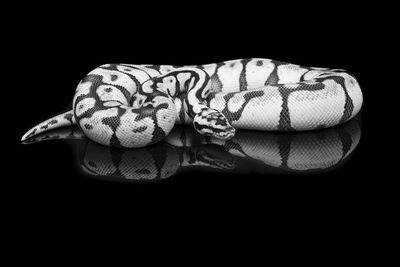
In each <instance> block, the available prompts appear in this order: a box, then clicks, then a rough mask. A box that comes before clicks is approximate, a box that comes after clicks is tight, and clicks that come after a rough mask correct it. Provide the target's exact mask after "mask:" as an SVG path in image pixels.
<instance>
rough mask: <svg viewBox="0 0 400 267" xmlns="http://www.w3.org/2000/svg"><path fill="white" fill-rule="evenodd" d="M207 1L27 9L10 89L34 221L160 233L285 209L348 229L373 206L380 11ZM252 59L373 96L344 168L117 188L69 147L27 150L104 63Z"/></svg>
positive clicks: (22, 189) (188, 177)
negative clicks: (168, 224)
mask: <svg viewBox="0 0 400 267" xmlns="http://www.w3.org/2000/svg"><path fill="white" fill-rule="evenodd" d="M198 5H199V3H192V4H188V6H184V7H183V9H181V10H178V9H175V7H171V6H168V5H167V4H165V5H161V6H157V5H155V4H154V5H153V6H151V7H148V8H149V9H148V10H143V8H144V7H141V6H135V7H129V8H128V7H125V6H115V5H113V4H111V3H109V6H103V8H102V10H100V11H97V9H92V8H89V9H83V8H82V9H81V7H65V6H57V7H52V8H51V9H50V11H44V10H41V12H30V11H29V8H28V7H27V12H26V16H25V17H24V18H22V19H23V21H24V23H23V26H18V27H19V28H18V30H17V31H14V32H13V33H12V34H13V35H15V36H14V37H15V40H18V42H15V47H13V48H16V51H18V52H15V57H16V58H17V59H18V60H16V62H15V63H17V64H16V65H17V67H16V68H17V70H18V73H22V76H21V77H20V78H19V80H18V83H17V84H15V86H13V87H12V90H13V93H15V94H16V95H17V96H18V98H19V99H20V101H19V103H18V107H21V109H20V110H19V112H20V113H19V114H17V116H18V123H17V124H16V125H15V131H16V133H15V144H16V159H15V162H13V164H15V166H14V167H13V170H14V171H13V172H11V174H9V175H10V176H11V177H13V178H12V179H13V181H14V182H16V183H17V190H16V193H15V194H14V196H13V198H14V199H18V200H19V201H21V205H20V206H19V212H22V213H24V214H25V215H24V216H25V218H32V217H39V218H41V217H42V216H45V215H46V216H50V217H52V218H55V221H64V220H72V219H71V218H72V217H74V216H71V217H70V216H69V215H77V216H78V217H80V216H86V215H88V214H92V213H93V212H94V211H95V212H97V213H103V212H105V210H107V211H111V212H113V214H114V212H115V213H118V214H119V215H121V214H124V215H123V216H124V217H125V216H129V217H130V219H129V222H132V220H140V219H143V220H147V218H148V217H147V216H149V215H151V216H156V217H157V218H158V219H157V222H158V223H155V222H153V223H155V224H156V225H158V227H160V226H162V225H163V223H165V221H168V220H170V219H171V218H172V217H174V216H176V215H177V214H180V215H181V216H182V217H184V220H183V221H182V223H183V224H185V222H186V223H187V222H192V221H197V220H199V221H202V220H204V221H207V220H208V219H211V218H214V219H215V218H221V217H225V216H229V217H230V218H231V219H232V220H233V221H235V220H236V219H241V220H243V219H244V218H245V220H249V221H254V222H255V221H259V220H260V219H261V218H264V217H265V216H267V217H268V216H274V215H272V214H275V212H278V213H280V214H285V213H290V214H291V216H293V217H292V220H297V219H298V218H299V217H297V216H304V215H305V214H314V215H315V214H317V215H318V216H322V217H323V219H322V217H321V219H320V220H321V221H325V220H336V219H337V218H339V217H340V216H339V217H336V215H344V216H345V217H346V218H347V219H348V220H347V222H349V223H350V221H351V218H356V217H357V216H359V215H365V214H367V213H368V212H369V211H371V210H372V209H374V208H375V203H376V201H377V198H378V197H377V196H378V194H379V191H380V190H381V189H380V188H379V187H376V178H377V177H379V176H382V175H384V172H383V171H382V168H378V167H379V166H382V164H385V163H384V162H385V160H384V159H383V158H382V157H381V156H380V155H379V152H378V149H379V148H380V147H381V143H380V142H378V141H379V140H382V138H378V137H377V134H378V130H377V127H376V122H377V121H378V120H379V114H377V113H376V112H375V111H376V108H377V105H379V104H382V103H381V99H379V96H378V95H377V94H376V92H377V91H378V90H379V88H378V86H379V84H380V83H379V80H377V77H376V73H375V72H374V70H373V68H372V67H371V66H377V62H376V61H377V60H378V61H379V59H378V58H377V57H375V56H374V55H375V53H374V50H375V48H376V46H377V45H379V44H380V42H381V41H382V40H383V39H382V36H381V35H380V34H378V31H376V30H375V29H376V25H375V22H374V20H372V19H371V12H367V11H366V9H365V8H364V10H363V11H362V12H361V11H360V10H359V9H358V8H351V7H349V6H348V5H340V4H339V3H338V4H337V5H330V6H319V7H318V8H317V9H315V6H313V7H309V6H303V5H302V6H301V7H299V6H281V7H272V6H269V7H268V6H267V7H265V6H264V5H261V4H260V6H246V7H244V6H242V5H238V4H234V3H231V4H229V5H226V6H224V7H222V8H217V7H216V6H215V5H211V6H206V5H205V4H204V6H201V7H199V6H198ZM35 8H37V9H39V10H40V9H41V8H40V7H37V6H35ZM35 11H36V9H35ZM247 57H260V58H272V59H277V60H280V61H286V62H291V63H296V64H301V65H306V66H318V67H329V68H344V69H347V70H348V71H350V72H351V73H353V74H354V75H355V76H356V77H357V78H358V80H359V82H360V84H361V88H362V90H363V94H364V105H363V109H362V117H361V119H362V134H361V141H360V143H359V145H358V148H357V149H356V151H355V152H354V153H353V155H352V157H351V158H350V160H349V161H348V162H347V163H346V164H345V165H344V166H343V167H341V168H339V169H337V170H333V171H332V172H328V173H324V174H320V175H312V176H290V175H289V176H288V175H274V174H271V175H258V176H257V175H253V176H251V175H249V176H234V175H222V174H215V175H213V174H212V173H208V174H207V175H205V176H200V175H198V174H196V173H184V175H178V176H176V177H173V178H170V179H166V180H164V181H162V182H160V183H146V184H135V183H128V184H127V183H113V182H104V181H99V180H96V179H91V178H87V177H86V176H82V175H81V174H80V173H79V172H77V170H76V168H75V162H74V161H75V159H74V157H73V153H72V151H71V149H70V147H69V145H68V144H67V143H66V142H63V141H49V142H43V143H40V144H35V145H29V146H24V145H21V144H20V143H19V139H20V137H21V136H22V134H23V133H25V131H26V130H28V129H29V128H30V127H32V126H33V125H35V124H36V123H38V122H40V121H42V120H44V119H47V118H49V117H50V116H52V115H55V114H58V113H59V112H60V111H62V110H65V108H66V107H68V106H69V105H70V103H71V100H72V97H73V94H74V91H75V87H76V85H77V83H78V82H79V81H80V79H82V77H83V76H84V75H85V74H86V73H88V72H89V71H91V70H92V69H94V68H96V67H97V66H99V65H101V64H105V63H119V62H123V63H132V64H203V63H212V62H219V61H224V60H229V59H237V58H247ZM367 174H368V175H367ZM177 210H178V211H177ZM138 211H141V212H144V213H145V214H146V216H143V213H140V214H141V215H138V213H137V212H138ZM173 211H175V213H173ZM176 211H177V212H176ZM114 215H115V214H114ZM114 215H110V216H111V217H112V216H114ZM110 216H108V215H107V216H106V215H105V218H102V219H106V218H107V219H108V220H110ZM296 218H297V219H296ZM341 218H343V217H341ZM122 220H127V218H124V219H122ZM321 221H320V222H321ZM122 225H123V224H122ZM357 225H358V224H357ZM125 226H126V225H125ZM358 226H359V225H358ZM351 227H356V225H355V224H354V225H352V226H351Z"/></svg>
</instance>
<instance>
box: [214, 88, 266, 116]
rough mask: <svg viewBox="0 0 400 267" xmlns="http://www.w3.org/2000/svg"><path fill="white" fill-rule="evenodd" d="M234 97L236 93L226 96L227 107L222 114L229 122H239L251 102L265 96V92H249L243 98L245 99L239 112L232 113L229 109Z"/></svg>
mask: <svg viewBox="0 0 400 267" xmlns="http://www.w3.org/2000/svg"><path fill="white" fill-rule="evenodd" d="M234 95H235V94H234V93H229V94H227V95H225V96H224V99H225V103H226V105H225V107H224V109H223V110H222V111H221V113H222V114H224V115H225V117H226V118H227V119H228V120H229V122H232V121H237V120H239V119H240V117H241V116H242V113H243V110H244V108H245V107H246V106H247V104H248V103H249V101H250V100H251V99H253V98H255V97H261V96H263V95H264V91H249V92H247V93H245V94H244V96H243V98H244V103H243V105H242V106H241V107H240V109H239V110H237V111H235V112H231V111H229V109H228V102H229V100H230V99H231V98H232V97H233V96H234Z"/></svg>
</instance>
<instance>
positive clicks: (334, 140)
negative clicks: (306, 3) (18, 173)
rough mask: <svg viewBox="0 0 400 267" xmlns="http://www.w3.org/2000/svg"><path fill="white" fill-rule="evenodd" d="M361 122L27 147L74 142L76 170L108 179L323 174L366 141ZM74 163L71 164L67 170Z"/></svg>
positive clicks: (56, 134)
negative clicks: (135, 143) (146, 142)
mask: <svg viewBox="0 0 400 267" xmlns="http://www.w3.org/2000/svg"><path fill="white" fill-rule="evenodd" d="M358 119H359V118H357V119H354V120H351V121H349V122H348V123H345V124H343V125H340V126H338V127H334V128H330V129H325V130H318V131H309V132H296V133H271V132H260V131H244V130H243V131H240V130H239V131H238V132H237V134H236V135H235V137H234V138H232V139H231V140H228V141H221V140H218V139H214V138H208V137H204V136H201V135H199V134H198V133H196V131H195V130H194V129H193V127H190V126H178V125H177V126H175V127H174V129H173V130H172V132H171V133H170V134H169V135H168V136H167V138H166V139H165V140H164V141H162V142H160V143H157V144H155V145H152V146H150V147H145V148H140V149H116V148H110V147H106V146H102V145H99V144H96V143H94V142H92V141H90V140H89V139H87V138H86V137H85V136H84V135H83V133H82V131H81V130H79V129H78V128H77V127H68V128H62V129H58V130H53V131H50V132H48V133H43V134H41V135H38V136H36V137H34V138H31V139H29V140H28V141H27V142H25V143H26V144H35V145H38V146H40V145H41V144H39V143H40V142H42V141H48V140H55V139H64V140H69V141H70V145H71V146H72V148H73V150H74V151H75V155H74V159H73V160H74V161H75V163H76V166H77V170H78V171H79V172H80V173H82V174H84V175H88V176H89V177H93V178H95V179H101V180H109V181H139V182H143V181H153V182H155V181H159V180H162V179H166V178H170V177H173V176H175V175H176V174H178V173H183V174H186V175H191V173H194V174H196V172H198V171H204V172H209V173H210V174H213V173H214V174H215V173H232V174H235V175H246V174H270V173H273V174H301V175H304V174H318V173H324V172H329V171H332V170H334V169H335V168H339V167H340V166H342V165H343V164H345V162H346V161H347V159H348V158H349V157H350V156H351V154H352V153H353V152H354V151H355V150H356V149H357V145H358V143H359V142H360V138H361V128H360V125H359V121H358ZM53 142H54V141H53ZM49 157H50V155H49ZM44 165H45V164H44ZM70 165H71V164H70V163H66V165H65V168H70V167H71V166H70ZM37 167H38V168H41V167H44V166H37Z"/></svg>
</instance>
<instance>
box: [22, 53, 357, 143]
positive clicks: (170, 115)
mask: <svg viewBox="0 0 400 267" xmlns="http://www.w3.org/2000/svg"><path fill="white" fill-rule="evenodd" d="M362 101H363V97H362V92H361V89H360V86H359V84H358V82H357V80H356V79H355V77H354V76H353V75H352V74H350V73H349V72H347V71H345V70H342V69H327V68H314V67H305V66H300V65H295V64H290V63H285V62H280V61H275V60H270V59H261V58H251V59H238V60H231V61H225V62H221V63H214V64H206V65H196V66H173V65H131V64H106V65H102V66H100V67H98V68H96V69H94V70H93V71H91V72H90V73H89V74H87V75H86V76H85V77H84V78H83V79H82V80H81V82H80V83H79V85H78V86H77V89H76V92H75V96H74V98H73V104H72V110H70V111H68V112H65V113H62V114H60V115H57V116H55V117H53V118H51V119H48V120H46V121H44V122H42V123H40V124H39V125H37V126H35V127H33V128H32V129H31V130H29V131H28V132H27V133H26V134H25V135H24V136H23V137H22V141H25V140H26V139H28V138H30V137H32V136H35V135H36V134H39V133H42V132H44V131H47V130H50V129H54V128H59V127H62V126H68V125H74V124H77V125H78V127H79V128H80V129H81V130H82V131H83V133H84V134H85V136H87V137H88V138H89V139H91V140H92V141H95V142H97V143H99V144H102V145H106V146H112V147H124V148H132V147H144V146H148V145H151V144H153V143H156V142H159V141H160V140H162V139H164V138H165V137H166V136H167V135H168V134H169V133H170V132H171V130H172V128H173V126H174V124H175V123H177V124H188V125H193V126H194V128H195V130H196V131H197V132H198V133H200V134H202V135H205V136H212V137H215V138H217V139H222V140H229V139H231V138H232V137H233V136H234V135H235V132H236V130H235V129H246V130H261V131H304V130H314V129H321V128H328V127H332V126H335V125H338V124H341V123H344V122H346V121H348V120H350V119H351V118H353V117H354V116H355V115H356V114H357V113H358V112H359V110H360V109H361V106H362Z"/></svg>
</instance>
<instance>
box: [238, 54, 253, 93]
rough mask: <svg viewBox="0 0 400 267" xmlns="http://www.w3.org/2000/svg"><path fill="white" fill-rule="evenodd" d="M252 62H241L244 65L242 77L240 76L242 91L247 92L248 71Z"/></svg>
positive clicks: (246, 60)
mask: <svg viewBox="0 0 400 267" xmlns="http://www.w3.org/2000/svg"><path fill="white" fill-rule="evenodd" d="M250 60H251V59H242V60H241V61H240V63H242V65H243V68H242V71H241V72H240V76H239V88H240V91H245V90H247V79H246V70H247V63H249V62H250Z"/></svg>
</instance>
